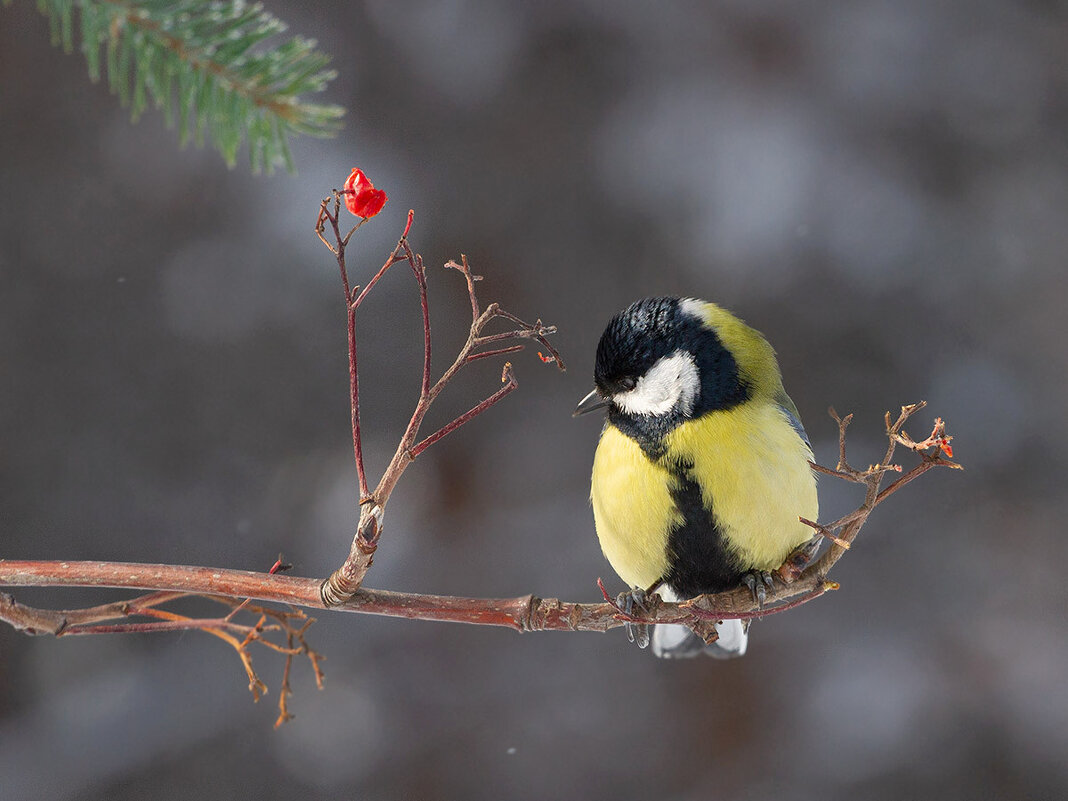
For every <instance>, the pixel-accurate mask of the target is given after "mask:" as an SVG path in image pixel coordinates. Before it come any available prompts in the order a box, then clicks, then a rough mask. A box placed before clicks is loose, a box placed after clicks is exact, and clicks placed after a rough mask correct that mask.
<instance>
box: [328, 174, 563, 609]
mask: <svg viewBox="0 0 1068 801" xmlns="http://www.w3.org/2000/svg"><path fill="white" fill-rule="evenodd" d="M342 194H343V193H341V192H338V191H335V192H334V193H333V195H332V196H331V197H328V198H325V199H324V200H323V201H322V203H321V204H320V207H319V214H318V217H317V218H316V221H315V233H316V234H317V235H318V237H319V239H320V240H321V241H322V242H323V244H324V245H326V247H327V248H329V250H330V252H331V253H333V254H334V257H335V258H336V259H337V264H338V271H339V272H340V274H341V283H342V289H343V290H344V295H345V301H346V303H345V305H346V315H347V319H348V343H349V388H350V403H351V408H352V442H353V455H354V458H355V461H356V474H357V480H358V482H359V499H360V500H359V509H360V519H359V523H358V524H357V527H356V533H355V535H354V537H353V540H352V545H351V546H350V548H349V554H348V556H347V557H346V559H345V561H344V563H342V565H341V566H340V567H339V568H338V569H337V570H335V571H334V572H333V573H332V574H331V575H330V576H329V577H328V578H327V579H326V580H325V581H324V582H323V583H322V587H321V591H320V597H321V600H322V602H323V604H324V605H325V606H327V607H330V606H337V605H340V604H343V603H344V602H345V601H347V600H348V599H350V598H352V597H353V595H354V594H355V592H356V590H358V589H359V587H360V585H361V584H362V583H363V579H364V576H365V575H366V574H367V570H368V569H369V568H370V566H371V562H372V561H373V558H374V553H375V551H376V550H377V548H378V542H379V539H380V537H381V535H382V528H383V517H384V515H385V510H386V504H387V502H388V501H389V497H390V494H391V493H392V492H393V488H394V487H395V486H396V484H397V481H398V480H399V479H400V477H401V475H402V474H403V473H404V470H405V469H406V468H407V466H408V465H409V464H410V463H411V462H413V461H414V460H415V459H416V457H418V456H419V454H421V453H422V452H423V451H425V450H426V449H427V448H429V447H430V446H431V445H433V444H434V443H435V442H437V441H438V440H440V439H442V438H443V437H445V436H447V435H448V434H451V433H452V432H453V431H455V430H456V429H458V428H459V427H460V426H462V425H464V424H465V423H467V422H470V421H471V420H473V419H474V418H475V417H477V416H478V415H480V414H482V413H483V412H485V411H486V410H487V409H489V408H490V407H492V406H494V405H496V404H497V403H499V402H500V401H501V400H503V399H504V398H505V397H506V396H508V395H509V394H511V393H512V392H514V391H515V389H516V388H517V387H518V386H519V384H518V382H517V381H516V378H515V373H514V372H513V370H512V365H511V363H510V362H506V363H505V364H504V367H503V369H502V371H501V383H502V384H503V385H504V386H502V387H501V388H500V389H498V390H497V391H496V392H494V393H492V394H491V395H489V396H488V397H486V398H485V399H484V400H483V401H482V402H481V403H479V404H477V405H476V406H474V407H473V408H471V409H469V410H468V411H466V412H464V413H463V414H461V415H459V416H458V417H456V418H455V419H453V420H452V421H451V422H449V423H447V424H446V425H444V426H442V427H441V428H439V429H438V430H437V431H435V432H434V433H432V434H430V435H429V436H426V437H424V438H423V439H419V433H420V428H421V426H422V423H423V418H424V417H425V416H426V413H427V411H428V410H429V409H430V406H431V404H433V402H434V400H435V399H436V398H437V397H438V395H440V394H441V392H442V390H444V389H445V387H446V386H448V384H449V382H451V381H452V380H453V379H454V378H455V377H456V375H457V374H458V373H459V372H460V370H461V369H463V368H464V367H465V366H467V365H468V364H470V363H471V362H474V361H477V360H479V359H486V358H491V357H496V356H502V355H506V354H512V353H516V352H518V351H520V350H522V349H523V347H524V346H523V344H521V343H518V344H511V345H506V346H504V347H498V348H490V349H488V350H481V348H484V347H485V346H487V345H492V344H496V343H504V342H509V341H512V342H514V341H515V340H524V339H533V340H536V341H537V342H538V343H539V344H540V345H541V346H542V347H544V348H545V349H546V350H547V351H548V352H549V353H550V357H549V358H548V359H546V357H542V361H552V362H553V363H555V364H556V365H557V366H558V367H559V368H560V369H561V370H563V369H564V362H563V360H562V359H561V358H560V354H559V353H558V352H557V351H556V349H555V348H553V346H552V345H551V344H550V343H549V341H548V339H547V337H549V336H550V335H551V334H553V333H555V331H556V328H555V327H553V326H546V325H544V324H543V323H542V322H541V320H537V321H535V322H534V323H533V324H530V323H526V322H524V321H523V320H522V319H521V318H519V317H517V316H516V315H514V314H512V313H511V312H508V311H505V310H504V309H502V308H501V307H500V305H499V304H497V303H491V304H489V306H487V307H486V309H485V311H482V310H481V307H480V304H479V301H478V296H477V294H476V293H475V282H476V281H479V280H481V276H477V275H475V274H474V273H473V272H472V271H471V266H470V264H469V263H468V261H467V256H461V257H460V261H459V262H456V261H449V262H447V263H446V264H445V268H446V269H450V270H456V271H458V272H459V273H461V274H462V275H463V277H464V280H465V282H466V284H467V294H468V299H469V301H470V304H471V327H470V330H469V333H468V337H467V341H466V342H465V343H464V345H463V346H462V347H461V348H460V351H459V353H458V354H457V355H456V357H455V359H454V360H453V363H452V365H451V366H450V367H449V368H448V369H447V370H445V372H444V373H443V374H442V375H441V377H440V378H438V380H437V381H433V380H432V373H431V355H432V337H431V330H430V304H429V300H428V297H427V272H426V266H425V265H424V263H423V257H422V256H421V255H419V254H417V253H415V252H414V251H413V250H412V247H411V244H410V243H409V241H408V234H409V232H410V231H411V227H412V222H413V220H414V216H415V213H414V212H413V211H409V212H408V219H407V222H406V225H405V227H404V232H403V234H401V237H400V239H399V240H397V246H396V247H395V248H394V249H393V252H392V253H390V254H389V256H388V258H387V259H386V260H385V262H384V263H383V265H382V267H381V268H380V269H379V270H378V272H377V273H375V275H374V276H373V277H372V278H371V280H370V281H368V283H367V285H366V286H364V287H363V289H362V290H359V291H358V294H357V288H353V287H352V286H351V285H350V282H349V276H348V269H347V266H346V260H345V250H346V247H347V246H348V244H349V240H350V239H351V238H352V235H353V234H354V233H355V232H356V231H357V230H358V229H359V228H360V226H362V225H363V224H364V223H365V222H366V220H361V221H360V222H359V223H357V224H356V225H354V226H353V227H352V228H351V229H350V230H349V231H348V232H347V233H344V234H342V232H341V227H340V223H339V222H338V220H339V217H340V208H341V200H342ZM327 226H329V229H330V234H331V238H330V239H328V238H327V236H326V232H327ZM401 262H406V263H407V264H408V266H409V268H410V269H411V271H412V275H413V277H414V278H415V282H416V286H417V287H418V290H419V303H420V307H421V310H422V320H423V376H422V382H421V385H420V389H419V398H418V401H417V402H416V405H415V409H414V410H413V411H412V415H411V418H410V419H409V421H408V425H407V427H406V429H405V431H404V433H403V435H402V436H401V439H400V442H399V444H398V445H397V450H396V451H395V453H394V455H393V458H392V459H391V460H390V463H389V465H388V466H387V467H386V469H385V472H384V473H383V474H382V477H381V479H380V480H379V482H378V485H377V486H376V487H375V488H374V490H371V489H370V487H369V485H368V481H367V474H366V471H365V470H364V465H363V448H362V437H361V429H360V393H359V374H358V370H357V354H356V312H357V311H358V310H359V307H360V305H361V304H362V303H363V302H364V300H365V299H366V298H367V295H368V293H369V292H370V291H371V289H372V288H373V287H374V286H375V284H377V283H378V281H379V280H381V278H382V277H383V276H384V275H385V274H386V272H387V271H388V270H389V268H390V267H392V266H393V265H394V264H399V263H401ZM497 319H502V320H506V321H508V322H509V323H511V326H512V327H511V328H510V329H509V330H507V331H503V332H500V333H494V334H487V333H485V330H486V327H487V326H488V325H489V324H490V323H491V322H492V321H493V320H497Z"/></svg>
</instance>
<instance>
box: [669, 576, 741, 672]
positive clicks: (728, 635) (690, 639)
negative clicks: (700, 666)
mask: <svg viewBox="0 0 1068 801" xmlns="http://www.w3.org/2000/svg"><path fill="white" fill-rule="evenodd" d="M660 597H661V598H663V599H664V600H665V601H678V600H680V599H679V597H678V596H677V595H676V594H675V593H674V592H672V591H671V590H670V589H669V588H668V587H665V586H662V587H661V588H660ZM716 631H718V632H719V639H718V640H716V641H715V642H714V643H712V644H711V645H706V644H705V641H704V640H702V639H701V638H700V637H698V636H697V635H696V634H694V633H693V632H692V631H690V629H689V628H687V627H686V626H682V625H677V624H672V623H662V624H660V625H659V626H654V627H653V634H652V648H653V654H654V655H656V656H659V657H660V658H661V659H684V658H686V657H690V656H697V655H698V654H701V653H703V654H707V655H708V656H711V657H713V658H715V659H731V658H733V657H736V656H744V655H745V649H746V646H747V645H748V644H749V627H748V626H747V625H746V623H745V622H744V621H741V620H724V621H721V622H720V623H717V624H716Z"/></svg>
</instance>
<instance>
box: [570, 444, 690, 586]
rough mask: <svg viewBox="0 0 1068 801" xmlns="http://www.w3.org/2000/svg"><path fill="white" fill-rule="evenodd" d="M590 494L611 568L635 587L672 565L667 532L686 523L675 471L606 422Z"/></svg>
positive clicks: (655, 578)
mask: <svg viewBox="0 0 1068 801" xmlns="http://www.w3.org/2000/svg"><path fill="white" fill-rule="evenodd" d="M590 497H591V500H592V501H593V519H594V523H596V526H597V538H598V539H599V540H600V542H601V550H602V551H604V555H605V557H606V558H607V559H608V562H609V564H611V565H612V569H613V570H615V571H616V573H617V574H619V577H620V578H621V579H623V580H624V581H625V582H627V584H629V585H630V586H632V587H641V588H642V589H646V588H648V587H651V586H652V585H653V584H654V583H656V582H657V581H659V580H660V579H661V577H662V576H663V575H664V574H665V573H666V572H667V569H668V556H667V538H668V532H669V531H670V530H671V527H672V526H673V525H676V524H678V523H681V522H682V516H681V515H680V514H679V512H678V510H677V509H676V508H675V503H674V501H673V500H672V499H671V474H670V473H669V472H668V471H667V470H665V469H664V468H663V467H661V466H660V465H658V464H655V463H654V462H651V461H649V459H648V457H646V455H645V454H644V453H643V452H642V449H641V448H640V447H639V446H638V443H637V442H635V441H634V440H632V439H631V438H630V437H628V436H626V435H625V434H623V433H622V432H620V431H619V429H617V428H615V427H613V426H611V425H606V426H605V429H604V432H603V433H602V434H601V441H600V443H599V444H598V445H597V453H596V455H595V456H594V457H593V488H592V492H591V493H590Z"/></svg>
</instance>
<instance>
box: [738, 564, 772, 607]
mask: <svg viewBox="0 0 1068 801" xmlns="http://www.w3.org/2000/svg"><path fill="white" fill-rule="evenodd" d="M774 581H775V579H774V578H772V575H771V573H766V572H765V571H763V570H752V571H750V572H748V573H746V574H745V575H744V576H742V583H744V584H745V586H746V587H748V588H749V591H750V592H751V593H753V600H754V601H755V602H756V605H757V608H758V609H763V608H764V601H766V600H767V599H768V588H770V587H773V586H774Z"/></svg>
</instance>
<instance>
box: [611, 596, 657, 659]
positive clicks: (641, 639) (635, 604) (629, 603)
mask: <svg viewBox="0 0 1068 801" xmlns="http://www.w3.org/2000/svg"><path fill="white" fill-rule="evenodd" d="M645 598H646V596H645V590H631V591H630V592H621V593H620V594H619V595H618V596H616V605H617V606H618V607H619V608H620V610H621V611H622V612H623V614H624V615H628V616H629V615H632V614H634V610H635V609H637V610H638V611H640V612H648V611H649V608H648V607H647V606H646V605H645ZM623 625H624V626H625V627H626V630H627V639H628V640H630V641H631V642H632V643H634V644H635V645H637V646H638V647H639V648H647V647H648V646H649V624H648V623H632V622H631V621H629V620H628V621H625V622H624V624H623Z"/></svg>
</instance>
